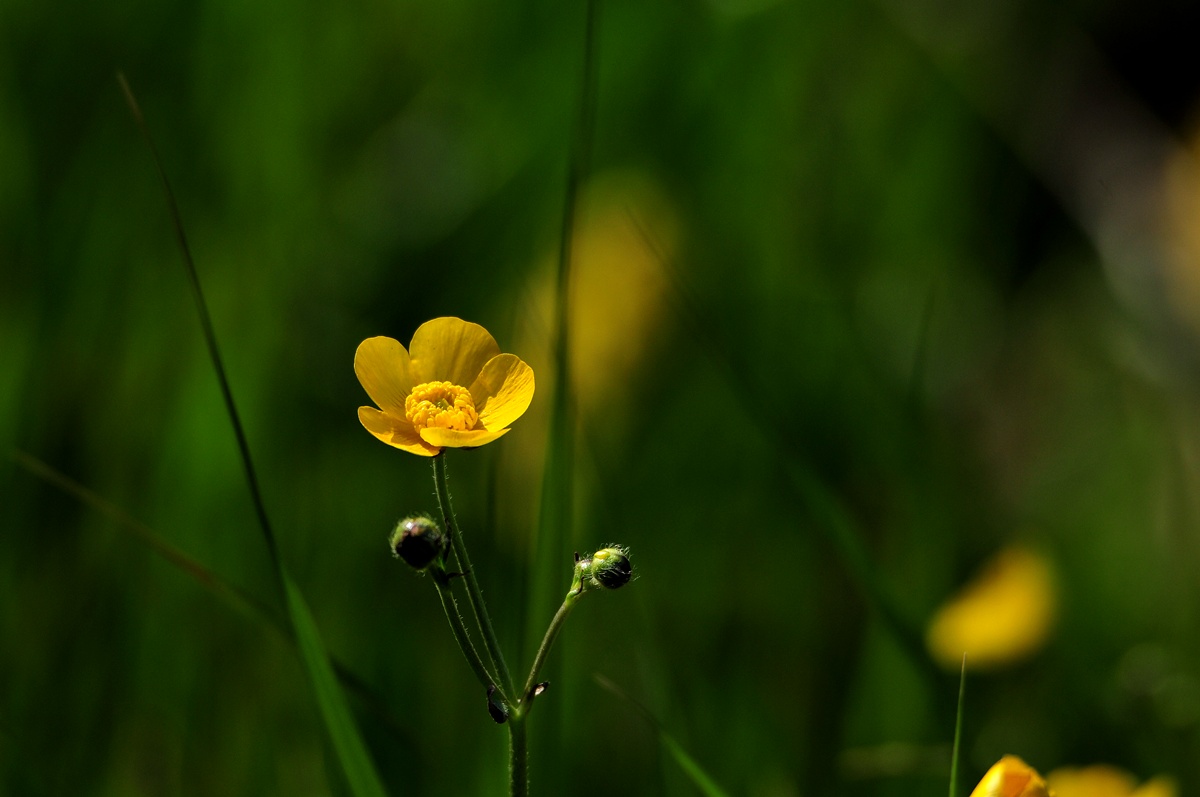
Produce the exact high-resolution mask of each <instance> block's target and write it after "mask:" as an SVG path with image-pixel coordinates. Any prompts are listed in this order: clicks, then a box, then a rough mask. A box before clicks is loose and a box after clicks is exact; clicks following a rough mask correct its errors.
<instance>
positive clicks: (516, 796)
mask: <svg viewBox="0 0 1200 797" xmlns="http://www.w3.org/2000/svg"><path fill="white" fill-rule="evenodd" d="M508 793H509V794H510V795H512V797H526V795H527V794H529V741H528V737H527V736H526V733H525V718H524V717H515V718H511V719H510V720H509V722H508Z"/></svg>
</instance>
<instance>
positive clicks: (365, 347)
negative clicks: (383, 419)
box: [354, 337, 414, 418]
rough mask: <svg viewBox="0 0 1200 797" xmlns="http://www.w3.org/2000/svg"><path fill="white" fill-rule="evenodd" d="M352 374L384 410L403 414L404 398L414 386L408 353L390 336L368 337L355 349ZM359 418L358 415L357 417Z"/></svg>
mask: <svg viewBox="0 0 1200 797" xmlns="http://www.w3.org/2000/svg"><path fill="white" fill-rule="evenodd" d="M354 373H356V374H358V381H359V382H361V383H362V386H363V389H364V390H366V391H367V395H368V396H370V397H371V401H374V402H375V404H376V405H377V406H378V407H379V408H380V409H381V410H383V411H385V412H390V413H391V414H392V415H396V416H399V417H401V418H403V417H404V399H405V398H406V397H407V396H408V394H409V391H411V390H412V388H413V384H414V383H413V380H412V368H411V366H410V363H409V358H408V352H406V351H405V350H404V347H403V346H401V345H400V341H398V340H393V339H392V338H385V337H378V338H367V339H366V340H364V341H363V342H362V343H360V344H358V351H356V352H354ZM360 417H361V416H360Z"/></svg>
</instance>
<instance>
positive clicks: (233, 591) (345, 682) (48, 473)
mask: <svg viewBox="0 0 1200 797" xmlns="http://www.w3.org/2000/svg"><path fill="white" fill-rule="evenodd" d="M11 456H12V459H13V461H14V462H16V463H17V465H19V466H20V467H21V468H24V469H25V471H26V472H28V473H29V474H30V475H32V476H35V477H37V478H39V479H41V480H42V481H44V482H46V483H47V484H50V485H51V486H53V487H56V488H58V489H59V490H61V491H62V492H64V493H66V494H67V495H69V496H71V497H72V498H75V499H76V500H78V501H79V502H80V503H82V504H84V505H85V506H88V507H90V508H91V509H93V510H94V511H96V512H98V513H99V514H101V515H104V516H105V517H107V518H108V519H109V520H111V521H112V522H113V523H115V524H116V527H117V528H118V529H121V530H122V531H125V532H128V533H129V534H130V535H132V536H133V537H134V538H136V539H137V540H138V541H139V542H141V543H142V544H144V545H145V546H146V547H147V548H149V549H150V550H151V551H153V552H154V553H155V554H157V555H158V556H160V557H161V558H162V559H164V560H166V561H167V562H168V563H170V564H172V565H174V566H175V567H177V568H178V569H179V570H181V571H182V572H184V573H186V574H187V575H188V576H190V577H191V578H192V579H193V580H194V581H195V582H196V583H197V584H199V585H200V586H202V587H203V588H205V589H206V590H208V591H209V592H210V593H212V594H213V595H215V596H216V597H217V598H219V599H220V600H221V601H222V602H223V603H224V604H225V605H226V606H228V607H230V608H231V609H233V610H235V611H237V612H239V613H240V614H243V615H245V616H247V617H249V618H250V619H251V620H253V621H255V622H257V623H259V624H260V625H262V626H263V627H264V628H268V629H270V630H271V631H274V632H275V633H276V634H278V635H279V636H280V637H282V638H283V639H285V640H287V642H288V643H289V644H292V645H295V644H296V635H295V634H294V633H293V632H292V628H291V625H290V624H289V623H286V622H285V621H284V619H283V618H281V617H280V616H279V614H278V613H277V612H276V611H275V610H274V609H273V608H271V607H270V606H267V605H266V604H265V603H263V602H262V601H260V600H259V599H258V598H256V597H255V596H253V595H251V594H250V593H248V592H246V591H245V590H244V589H241V588H240V587H238V586H237V585H235V584H231V583H230V582H229V581H227V580H225V578H224V577H222V576H221V575H220V574H219V573H216V572H214V571H213V570H211V569H209V568H208V567H207V566H206V565H204V564H203V563H201V562H199V561H197V560H196V559H193V558H192V557H191V556H189V555H188V554H187V553H185V552H184V551H182V550H180V549H179V548H177V547H176V546H174V545H172V544H171V543H170V542H168V541H167V539H166V538H164V537H163V536H162V535H161V534H159V533H158V532H156V531H155V530H154V529H152V528H151V527H150V526H148V525H146V524H145V523H143V522H142V521H140V520H138V519H137V518H135V517H133V516H132V515H130V514H129V513H128V512H126V511H125V510H124V509H122V508H121V507H119V506H117V505H116V504H114V503H112V502H111V501H108V500H107V499H105V498H104V497H102V496H100V495H99V494H97V493H96V492H95V491H93V490H90V489H88V488H87V487H84V486H83V485H82V484H80V483H79V482H77V481H75V480H74V479H72V478H71V477H70V476H67V475H66V474H65V473H63V472H62V471H60V470H58V469H57V468H55V467H53V466H52V465H50V464H49V463H47V462H45V461H44V460H41V459H39V458H37V457H35V456H33V455H32V454H29V453H28V452H25V451H21V450H20V449H14V450H13V451H12V452H11ZM330 664H331V665H332V666H333V671H334V673H335V674H336V675H337V678H338V681H340V682H341V684H342V686H344V687H345V688H346V689H348V690H349V691H350V692H351V693H353V694H354V695H356V696H357V697H358V699H359V700H360V701H361V705H362V706H363V708H364V709H366V710H367V711H369V712H370V713H371V714H372V715H374V716H375V717H376V718H377V719H378V720H379V721H380V722H381V723H382V724H383V725H384V726H385V727H386V728H387V729H388V730H389V731H390V732H391V733H392V734H393V735H395V736H396V737H397V738H400V739H404V740H407V738H408V734H407V733H406V732H405V730H404V729H403V727H402V726H401V724H400V722H399V721H398V720H397V719H396V718H395V717H394V716H393V715H392V714H391V712H389V711H388V710H387V709H386V708H385V707H384V706H385V701H384V700H383V698H381V697H380V696H379V695H378V693H376V692H375V690H374V689H373V688H372V687H371V686H370V685H369V684H367V682H366V681H365V680H363V679H362V678H361V677H359V676H358V675H357V674H356V673H355V672H354V671H353V670H351V669H350V668H349V667H347V666H346V665H345V664H343V663H342V662H340V661H338V660H337V659H336V658H335V657H333V656H330Z"/></svg>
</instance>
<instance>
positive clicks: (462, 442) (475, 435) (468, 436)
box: [421, 428, 508, 448]
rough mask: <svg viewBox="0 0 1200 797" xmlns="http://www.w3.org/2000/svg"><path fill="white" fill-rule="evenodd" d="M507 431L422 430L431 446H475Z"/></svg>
mask: <svg viewBox="0 0 1200 797" xmlns="http://www.w3.org/2000/svg"><path fill="white" fill-rule="evenodd" d="M507 432H508V430H507V429H498V430H496V431H494V432H489V431H488V430H487V429H469V430H467V431H465V432H460V431H458V430H457V429H439V428H429V429H422V430H421V439H422V440H424V441H425V442H426V443H428V444H429V445H431V446H438V447H441V448H475V447H476V446H481V445H483V444H484V443H490V442H492V441H493V440H495V439H496V438H497V437H500V436H501V435H503V434H506V433H507Z"/></svg>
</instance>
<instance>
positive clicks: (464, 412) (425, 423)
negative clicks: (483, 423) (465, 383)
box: [404, 382, 479, 432]
mask: <svg viewBox="0 0 1200 797" xmlns="http://www.w3.org/2000/svg"><path fill="white" fill-rule="evenodd" d="M404 415H405V417H407V418H408V420H409V422H411V423H412V425H413V426H415V427H416V428H417V429H455V430H457V431H460V432H465V431H466V430H468V429H474V428H475V424H476V423H478V422H479V413H477V412H476V411H475V402H474V400H473V399H472V398H471V391H469V390H467V389H466V388H465V387H460V386H458V385H456V384H453V383H452V382H426V383H424V384H421V385H417V386H416V387H414V388H413V389H412V392H411V393H409V394H408V398H406V399H405V400H404Z"/></svg>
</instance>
